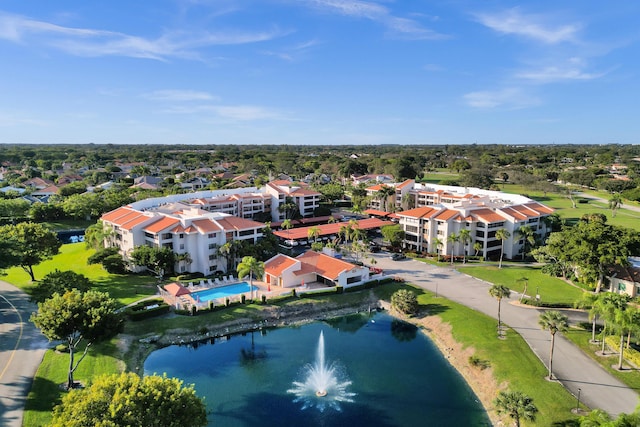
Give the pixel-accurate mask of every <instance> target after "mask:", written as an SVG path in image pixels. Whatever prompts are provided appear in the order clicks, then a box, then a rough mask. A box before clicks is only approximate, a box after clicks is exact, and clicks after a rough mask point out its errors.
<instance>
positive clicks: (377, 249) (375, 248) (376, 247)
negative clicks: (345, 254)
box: [369, 245, 380, 253]
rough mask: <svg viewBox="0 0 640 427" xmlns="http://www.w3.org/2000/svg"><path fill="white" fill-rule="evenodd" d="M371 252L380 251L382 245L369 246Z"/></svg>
mask: <svg viewBox="0 0 640 427" xmlns="http://www.w3.org/2000/svg"><path fill="white" fill-rule="evenodd" d="M369 252H371V253H377V252H380V246H378V245H371V246H369Z"/></svg>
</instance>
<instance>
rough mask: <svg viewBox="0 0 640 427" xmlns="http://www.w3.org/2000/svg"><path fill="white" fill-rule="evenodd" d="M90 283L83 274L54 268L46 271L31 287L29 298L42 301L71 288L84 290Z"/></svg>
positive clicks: (89, 286)
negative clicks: (49, 271) (48, 271)
mask: <svg viewBox="0 0 640 427" xmlns="http://www.w3.org/2000/svg"><path fill="white" fill-rule="evenodd" d="M91 286H92V283H91V281H90V280H89V279H87V278H86V277H85V276H84V275H82V274H78V273H76V272H74V271H71V270H67V271H60V270H58V269H55V270H54V271H52V272H51V273H48V274H47V275H46V276H44V277H43V278H42V280H40V281H39V282H38V284H37V285H36V286H35V287H33V288H32V289H31V299H32V300H33V301H35V302H44V301H45V300H46V299H48V298H51V297H52V296H53V294H55V293H58V294H60V295H62V294H64V293H65V292H66V291H69V290H71V289H77V290H79V291H80V292H86V291H88V290H89V289H91Z"/></svg>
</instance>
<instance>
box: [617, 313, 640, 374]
mask: <svg viewBox="0 0 640 427" xmlns="http://www.w3.org/2000/svg"><path fill="white" fill-rule="evenodd" d="M637 311H638V310H637V309H631V308H628V307H626V308H624V309H622V310H617V311H616V314H615V318H614V322H613V328H614V329H615V330H616V331H617V332H618V333H619V334H620V351H619V355H618V370H619V371H620V370H622V361H623V360H624V336H625V335H626V334H629V335H631V330H632V329H634V328H635V325H634V321H637Z"/></svg>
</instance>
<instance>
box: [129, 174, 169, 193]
mask: <svg viewBox="0 0 640 427" xmlns="http://www.w3.org/2000/svg"><path fill="white" fill-rule="evenodd" d="M162 181H164V178H162V177H159V176H148V175H145V176H139V177H137V178H135V179H134V180H133V185H132V186H131V187H129V188H140V189H143V190H157V189H158V188H159V186H160V183H162Z"/></svg>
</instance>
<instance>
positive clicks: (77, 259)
mask: <svg viewBox="0 0 640 427" xmlns="http://www.w3.org/2000/svg"><path fill="white" fill-rule="evenodd" d="M93 253H94V250H92V249H87V248H86V245H85V244H84V243H71V244H67V245H62V247H61V248H60V253H59V254H58V255H56V256H55V257H53V259H50V260H47V261H44V262H42V263H40V264H38V265H35V266H34V267H33V271H34V274H35V276H36V280H38V279H42V278H43V277H44V276H45V275H47V273H50V272H52V271H54V270H55V269H58V270H61V271H66V270H71V271H74V272H76V273H78V274H83V275H84V276H86V277H87V278H88V279H89V280H91V281H92V282H93V283H94V284H95V287H94V289H96V290H99V291H102V292H108V293H109V294H110V295H111V297H112V298H114V299H116V300H117V301H118V302H119V303H120V304H122V305H127V304H129V303H132V302H134V301H137V300H139V299H140V298H142V297H145V296H149V295H154V294H155V293H156V292H157V289H156V286H155V283H156V281H155V279H154V278H152V277H150V276H144V275H130V274H127V275H121V274H110V273H107V272H106V271H105V270H104V268H102V265H100V264H92V265H88V264H87V259H88V258H89V257H90V256H91V255H93ZM6 273H7V274H6V276H3V277H2V280H4V281H6V282H9V283H11V284H12V285H14V286H17V287H19V288H21V289H23V290H24V291H25V292H27V293H29V289H30V288H31V287H32V286H33V283H32V282H31V278H30V277H29V275H28V274H27V273H26V272H25V271H24V270H23V269H22V268H20V267H13V268H10V269H8V270H6Z"/></svg>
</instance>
